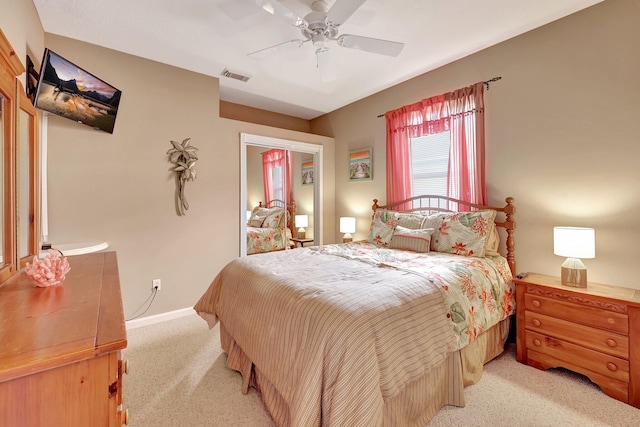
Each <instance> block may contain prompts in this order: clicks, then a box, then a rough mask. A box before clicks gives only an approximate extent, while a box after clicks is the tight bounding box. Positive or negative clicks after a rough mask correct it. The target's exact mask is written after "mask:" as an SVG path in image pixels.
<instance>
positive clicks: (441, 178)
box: [411, 131, 451, 196]
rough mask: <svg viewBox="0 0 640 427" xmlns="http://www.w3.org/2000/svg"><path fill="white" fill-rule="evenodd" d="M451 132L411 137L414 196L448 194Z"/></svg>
mask: <svg viewBox="0 0 640 427" xmlns="http://www.w3.org/2000/svg"><path fill="white" fill-rule="evenodd" d="M450 148H451V132H450V131H445V132H441V133H437V134H431V135H424V136H420V137H417V138H411V178H412V179H411V181H412V186H411V187H412V193H413V194H411V195H412V196H420V195H425V194H429V195H434V196H446V195H447V171H448V168H449V151H450Z"/></svg>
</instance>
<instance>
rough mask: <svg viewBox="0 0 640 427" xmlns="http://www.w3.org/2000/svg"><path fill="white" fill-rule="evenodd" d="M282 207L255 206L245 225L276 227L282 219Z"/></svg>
mask: <svg viewBox="0 0 640 427" xmlns="http://www.w3.org/2000/svg"><path fill="white" fill-rule="evenodd" d="M282 211H283V209H282V208H279V207H275V208H263V207H260V206H256V207H255V208H253V210H252V211H251V216H250V217H249V221H248V222H247V225H248V226H249V227H258V228H259V227H262V228H278V227H280V225H278V224H280V222H281V219H282ZM274 224H275V225H274Z"/></svg>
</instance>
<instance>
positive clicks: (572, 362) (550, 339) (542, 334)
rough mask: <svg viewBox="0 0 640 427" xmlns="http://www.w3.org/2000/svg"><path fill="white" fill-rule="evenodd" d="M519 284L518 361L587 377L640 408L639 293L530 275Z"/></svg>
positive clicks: (517, 284)
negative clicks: (559, 368)
mask: <svg viewBox="0 0 640 427" xmlns="http://www.w3.org/2000/svg"><path fill="white" fill-rule="evenodd" d="M514 283H515V284H516V329H517V344H516V345H517V359H518V361H519V362H521V363H524V364H528V365H530V366H533V367H535V368H538V369H541V370H546V369H548V368H556V367H563V368H566V369H570V370H572V371H575V372H578V373H580V374H582V375H585V376H587V377H588V378H589V379H590V380H591V381H593V382H594V383H595V384H597V385H598V386H599V387H600V388H601V389H602V391H604V392H605V393H606V394H608V395H609V396H611V397H613V398H615V399H618V400H621V401H623V402H625V403H628V404H630V405H633V406H635V407H637V408H640V290H635V289H629V288H621V287H617V286H609V285H602V284H598V283H591V282H589V283H588V285H587V287H586V288H573V287H569V286H563V285H561V284H560V278H559V277H554V276H546V275H542V274H528V275H527V276H526V277H524V278H523V279H514Z"/></svg>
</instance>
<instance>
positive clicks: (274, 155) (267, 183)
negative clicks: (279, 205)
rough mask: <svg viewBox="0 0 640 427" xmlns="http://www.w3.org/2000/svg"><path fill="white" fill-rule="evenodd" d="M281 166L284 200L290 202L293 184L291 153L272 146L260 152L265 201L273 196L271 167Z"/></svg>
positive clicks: (273, 184)
mask: <svg viewBox="0 0 640 427" xmlns="http://www.w3.org/2000/svg"><path fill="white" fill-rule="evenodd" d="M277 167H281V168H282V171H283V177H284V199H285V200H284V202H285V203H286V204H291V201H292V200H293V197H292V184H293V168H292V162H291V153H290V152H289V151H288V150H282V149H279V148H273V149H271V150H269V151H265V152H264V153H262V180H263V182H264V198H265V202H268V201H270V200H273V199H274V198H275V194H274V188H275V183H274V182H273V169H274V168H277Z"/></svg>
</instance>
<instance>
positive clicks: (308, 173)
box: [302, 160, 313, 185]
mask: <svg viewBox="0 0 640 427" xmlns="http://www.w3.org/2000/svg"><path fill="white" fill-rule="evenodd" d="M302 185H313V160H304V161H303V162H302Z"/></svg>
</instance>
